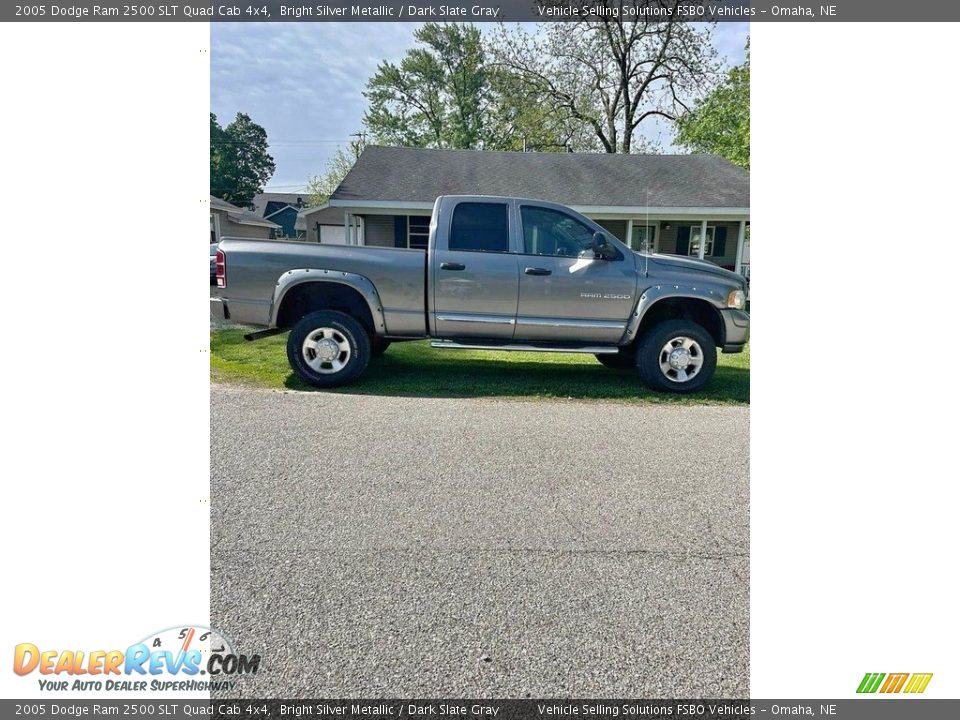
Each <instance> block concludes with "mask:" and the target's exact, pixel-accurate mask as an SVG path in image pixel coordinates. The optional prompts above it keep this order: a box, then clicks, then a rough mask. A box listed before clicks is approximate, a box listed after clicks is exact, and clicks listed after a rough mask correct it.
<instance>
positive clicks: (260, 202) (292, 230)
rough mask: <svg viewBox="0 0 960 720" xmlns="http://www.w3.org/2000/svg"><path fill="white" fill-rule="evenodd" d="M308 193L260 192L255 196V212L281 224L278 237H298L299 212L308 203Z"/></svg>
mask: <svg viewBox="0 0 960 720" xmlns="http://www.w3.org/2000/svg"><path fill="white" fill-rule="evenodd" d="M306 197H307V196H306V193H259V194H258V195H254V196H253V212H254V213H256V214H257V215H258V216H260V217H262V218H264V219H266V220H269V221H270V222H273V223H276V224H277V225H279V226H280V228H281V230H280V232H278V233H276V236H277V237H284V238H296V237H297V229H296V223H297V213H299V212H300V210H302V209H303V208H304V206H305V205H306V201H305V198H306Z"/></svg>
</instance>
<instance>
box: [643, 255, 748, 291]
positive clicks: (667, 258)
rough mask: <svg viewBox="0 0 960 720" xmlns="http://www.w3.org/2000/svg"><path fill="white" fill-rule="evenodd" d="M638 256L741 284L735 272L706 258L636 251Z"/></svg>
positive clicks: (658, 263)
mask: <svg viewBox="0 0 960 720" xmlns="http://www.w3.org/2000/svg"><path fill="white" fill-rule="evenodd" d="M637 255H640V257H649V258H650V262H651V263H653V264H654V265H660V266H662V267H667V268H674V269H677V270H686V271H688V272H705V273H708V274H710V275H714V276H716V277H721V278H723V279H725V280H729V281H730V282H732V283H734V284H735V285H737V286H740V285H743V277H742V276H740V275H737V273H735V272H732V271H731V270H724V269H723V268H722V267H719V266H717V265H714V264H713V263H712V262H709V261H707V260H700V259H699V258H689V257H684V256H683V255H657V254H651V255H648V256H644V255H643V254H642V253H637Z"/></svg>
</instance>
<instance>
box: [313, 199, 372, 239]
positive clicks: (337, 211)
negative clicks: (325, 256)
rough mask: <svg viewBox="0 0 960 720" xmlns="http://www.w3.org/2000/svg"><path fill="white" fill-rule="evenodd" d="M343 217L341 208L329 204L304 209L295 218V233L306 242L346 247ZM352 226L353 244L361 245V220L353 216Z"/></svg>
mask: <svg viewBox="0 0 960 720" xmlns="http://www.w3.org/2000/svg"><path fill="white" fill-rule="evenodd" d="M344 215H345V213H344V210H343V208H335V207H330V205H329V204H324V205H317V206H315V207H309V208H304V209H303V210H301V211H300V216H299V217H298V218H297V225H296V227H297V232H298V233H300V235H301V236H302V237H303V239H304V240H306V241H307V242H319V243H326V244H328V245H346V244H347V232H346V230H345V225H344ZM353 224H354V228H355V229H354V233H353V238H354V240H355V244H358V245H363V244H364V242H363V218H361V217H359V216H355V217H354V218H353Z"/></svg>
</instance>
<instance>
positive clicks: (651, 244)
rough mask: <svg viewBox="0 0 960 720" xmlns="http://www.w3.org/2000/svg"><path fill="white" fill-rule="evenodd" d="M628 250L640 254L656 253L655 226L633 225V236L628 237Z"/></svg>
mask: <svg viewBox="0 0 960 720" xmlns="http://www.w3.org/2000/svg"><path fill="white" fill-rule="evenodd" d="M630 248H631V249H632V250H639V251H641V252H656V251H657V226H656V225H637V224H636V223H634V225H633V235H632V236H631V237H630Z"/></svg>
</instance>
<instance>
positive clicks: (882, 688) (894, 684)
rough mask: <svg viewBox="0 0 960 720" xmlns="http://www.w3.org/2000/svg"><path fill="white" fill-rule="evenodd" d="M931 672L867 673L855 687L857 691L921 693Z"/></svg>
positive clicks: (927, 683)
mask: <svg viewBox="0 0 960 720" xmlns="http://www.w3.org/2000/svg"><path fill="white" fill-rule="evenodd" d="M932 677H933V673H890V674H889V675H888V674H887V673H867V674H866V675H864V676H863V680H861V681H860V685H859V686H858V687H857V692H858V693H875V692H879V693H883V694H885V695H889V694H892V693H899V692H904V693H908V694H915V693H922V692H923V691H924V690H926V689H927V685H929V684H930V679H931V678H932Z"/></svg>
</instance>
